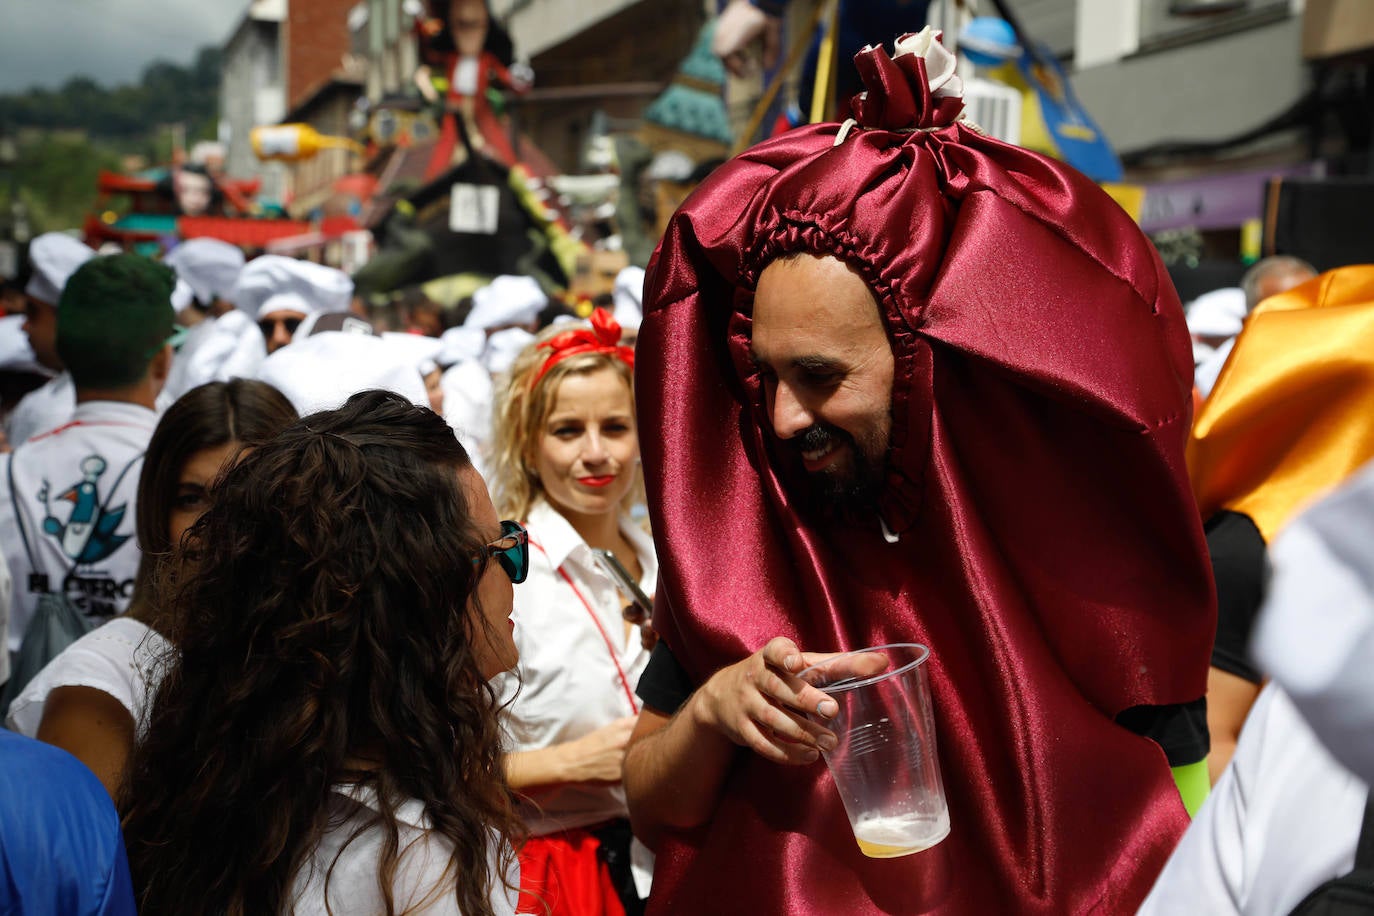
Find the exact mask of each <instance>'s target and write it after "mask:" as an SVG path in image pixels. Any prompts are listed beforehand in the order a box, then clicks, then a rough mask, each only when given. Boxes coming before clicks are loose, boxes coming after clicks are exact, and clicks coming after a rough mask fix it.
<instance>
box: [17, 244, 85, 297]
mask: <svg viewBox="0 0 1374 916" xmlns="http://www.w3.org/2000/svg"><path fill="white" fill-rule="evenodd" d="M93 257H95V252H94V251H92V250H91V248H90V246H88V245H85V244H83V243H81V242H78V241H77V240H76V239H74V238H72V237H71V236H70V235H67V234H66V233H63V232H45V233H43V234H42V235H40V236H39V237H38V238H36V239H34V240H33V241H32V242H30V243H29V261H30V263H32V264H33V276H32V277H30V278H29V284H28V286H26V287H24V293H25V294H26V295H28V296H32V297H33V298H34V299H37V300H38V301H39V302H46V303H47V304H48V305H51V306H53V307H54V308H56V307H57V301H58V300H59V299H61V298H62V287H64V286H66V285H67V278H68V277H70V276H71V275H72V274H74V273H76V269H77V268H78V267H80V266H81V265H82V264H85V263H86V262H87V261H89V260H90V259H91V258H93Z"/></svg>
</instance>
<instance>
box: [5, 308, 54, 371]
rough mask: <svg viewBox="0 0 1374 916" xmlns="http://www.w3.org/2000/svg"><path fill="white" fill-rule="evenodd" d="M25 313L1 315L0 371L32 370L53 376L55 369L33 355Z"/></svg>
mask: <svg viewBox="0 0 1374 916" xmlns="http://www.w3.org/2000/svg"><path fill="white" fill-rule="evenodd" d="M24 320H25V319H24V316H23V315H5V316H3V317H0V372H32V373H33V374H34V375H41V376H43V377H44V378H52V376H53V371H52V370H51V369H49V368H47V367H46V366H44V365H43V364H42V363H40V362H39V361H38V357H36V356H34V355H33V345H32V344H30V343H29V335H27V334H25V333H24Z"/></svg>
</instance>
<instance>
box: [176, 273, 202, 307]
mask: <svg viewBox="0 0 1374 916" xmlns="http://www.w3.org/2000/svg"><path fill="white" fill-rule="evenodd" d="M195 298H196V292H195V290H193V289H191V284H189V283H187V282H186V281H185V280H183V279H181V277H177V285H176V286H174V287H172V308H174V309H176V312H177V314H178V315H180V314H181V313H182V312H184V311H186V309H188V308H190V307H191V301H192V300H194V299H195Z"/></svg>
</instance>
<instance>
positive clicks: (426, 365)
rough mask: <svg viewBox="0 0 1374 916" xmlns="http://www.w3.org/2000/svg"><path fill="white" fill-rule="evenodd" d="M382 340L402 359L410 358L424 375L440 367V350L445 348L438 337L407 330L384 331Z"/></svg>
mask: <svg viewBox="0 0 1374 916" xmlns="http://www.w3.org/2000/svg"><path fill="white" fill-rule="evenodd" d="M382 340H383V342H385V343H386V345H387V346H388V347H390V348H391V349H392V350H393V351H394V352H395V353H397V354H399V355H400V356H401V358H402V359H407V360H409V361H410V363H411V364H412V365H413V366H415V368H416V369H417V370H419V372H420V374H421V375H422V376H423V375H429V374H430V373H431V372H433V371H434V370H435V369H437V368H439V351H440V350H442V349H443V346H444V343H443V341H442V340H440V339H439V338H438V337H428V336H426V335H424V334H410V333H407V332H405V331H384V332H383V333H382Z"/></svg>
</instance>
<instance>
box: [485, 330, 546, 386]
mask: <svg viewBox="0 0 1374 916" xmlns="http://www.w3.org/2000/svg"><path fill="white" fill-rule="evenodd" d="M533 341H534V335H533V334H531V333H530V332H529V331H526V330H525V329H524V328H506V329H505V330H504V331H497V332H496V333H495V334H493V335H491V337H489V338H487V349H486V351H485V352H484V353H483V354H482V364H483V365H484V366H486V367H487V371H488V372H490V373H491V374H492V375H500V374H501V373H502V372H505V371H506V370H507V369H509V368H510V367H511V364H512V363H514V362H515V358H516V357H517V356H519V355H520V351H521V350H523V349H525V348H526V347H527V346H529V345H530V343H531V342H533Z"/></svg>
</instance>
